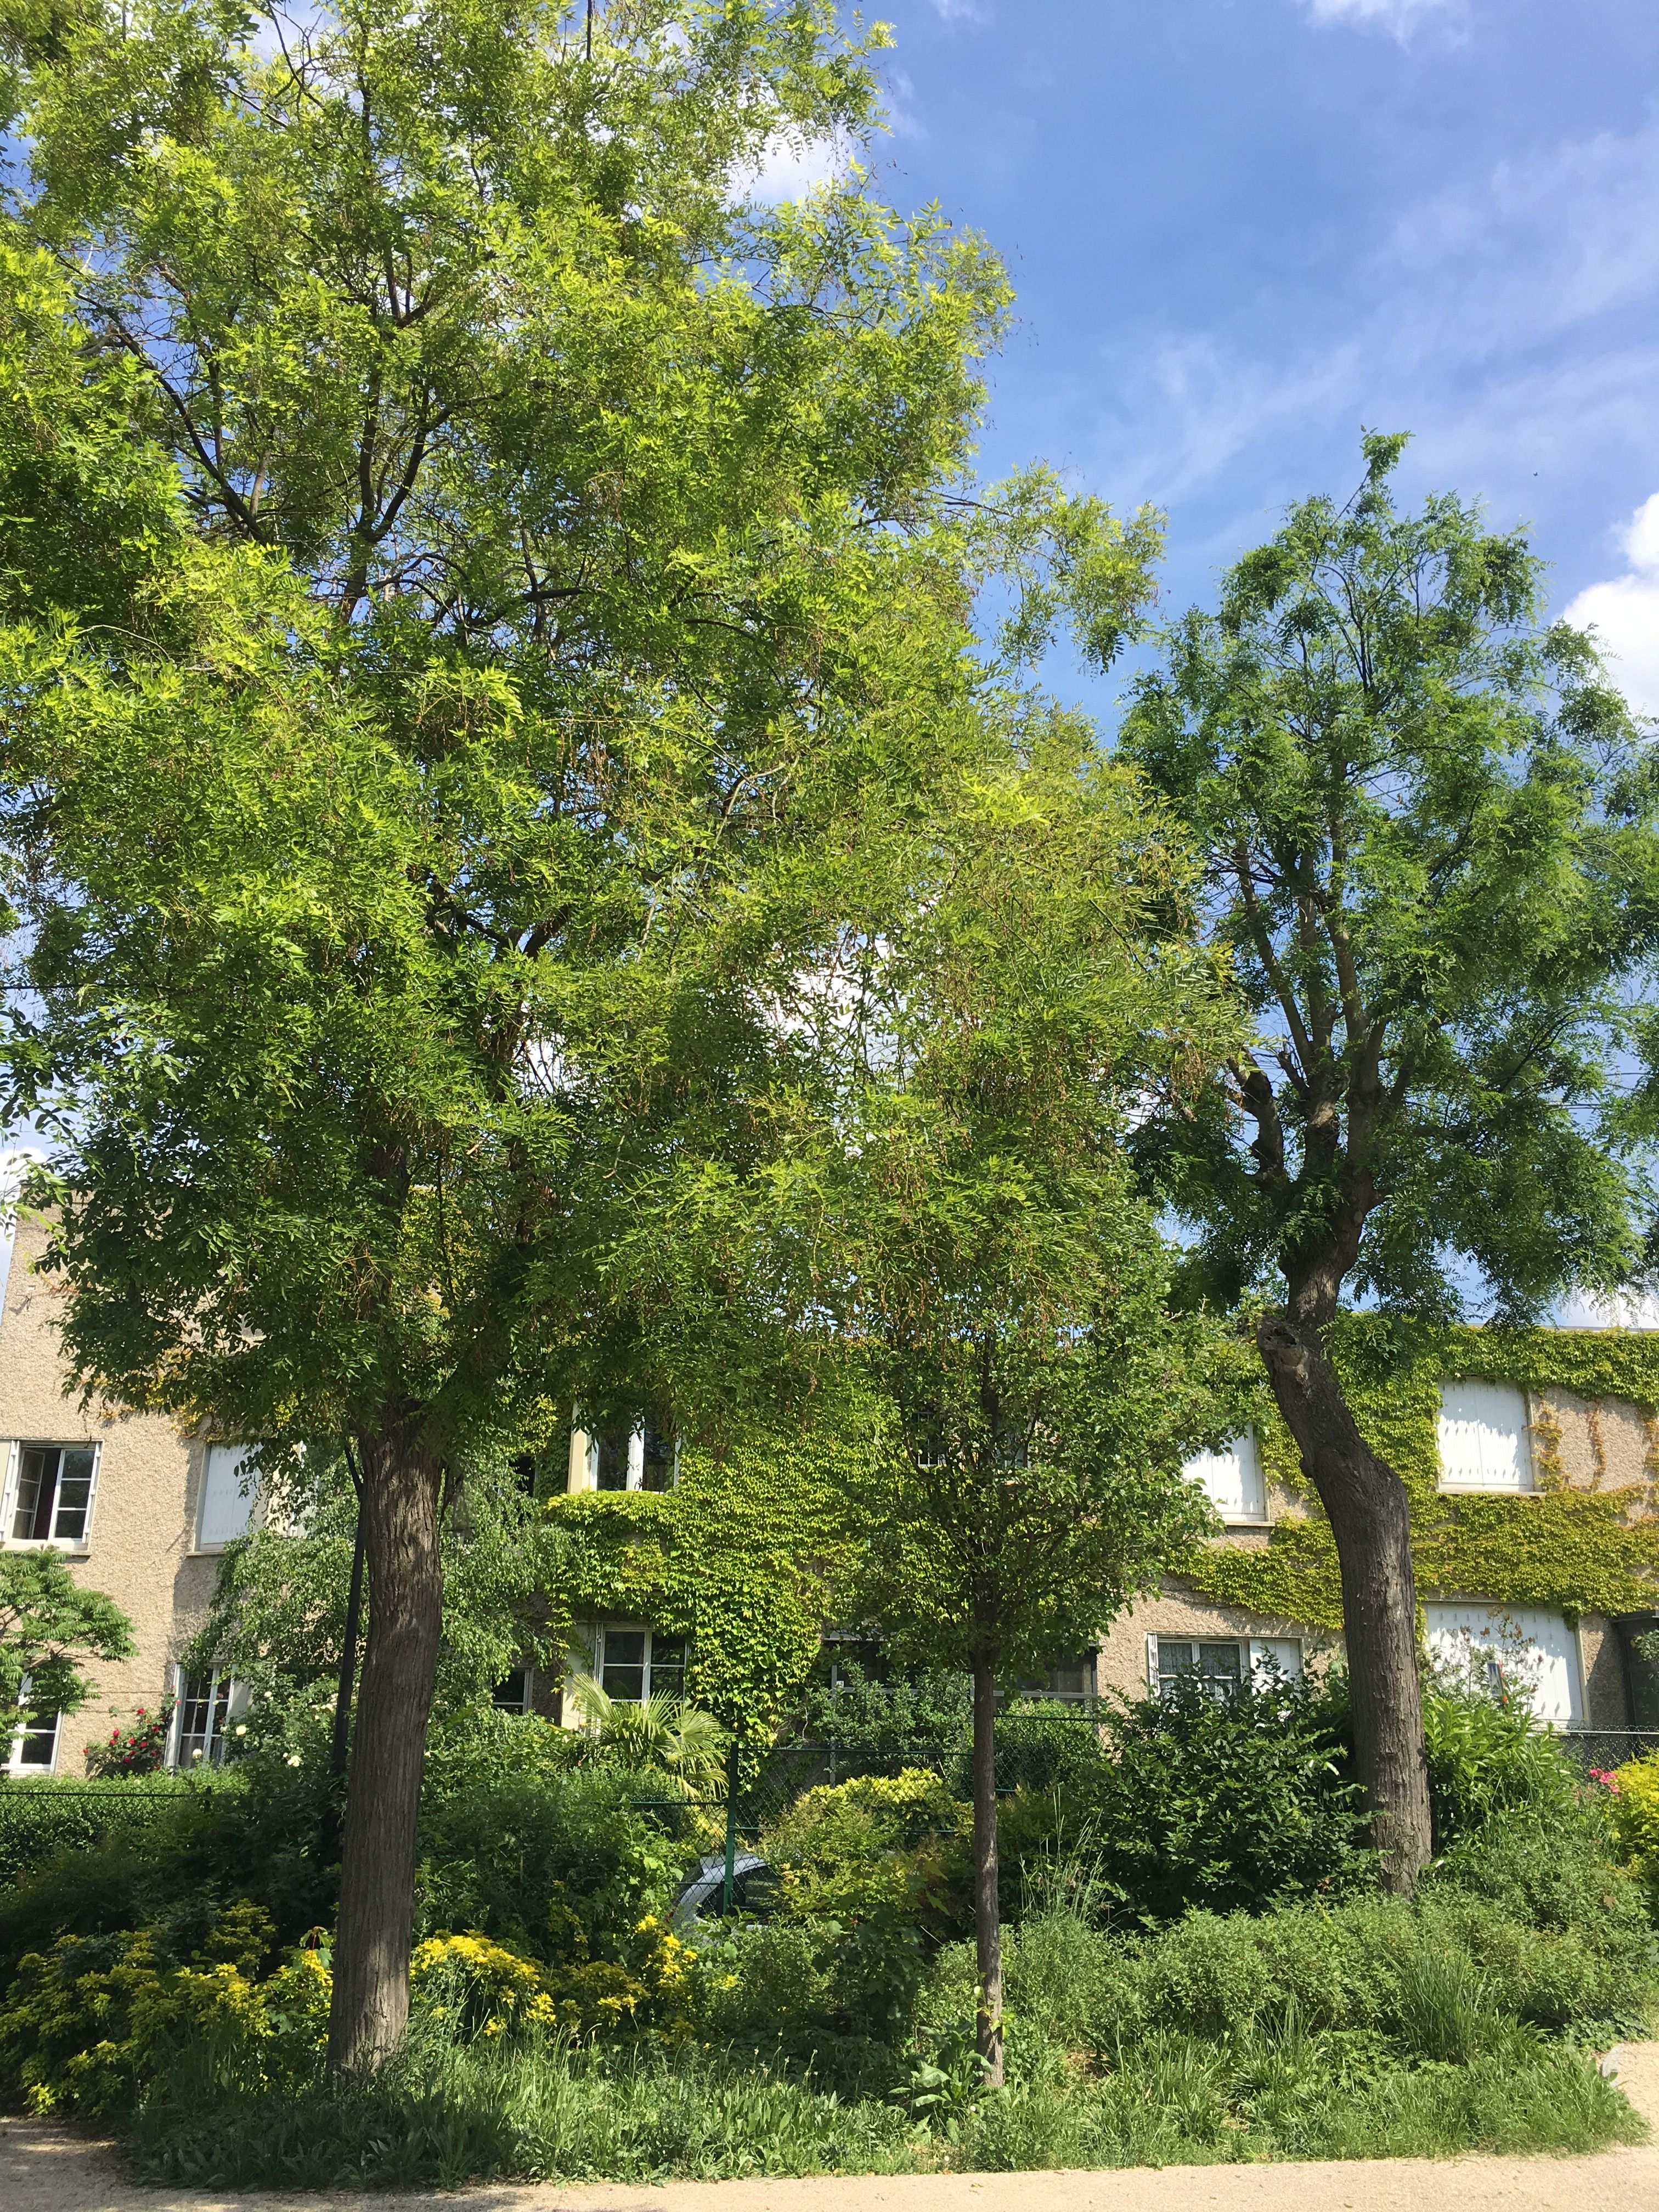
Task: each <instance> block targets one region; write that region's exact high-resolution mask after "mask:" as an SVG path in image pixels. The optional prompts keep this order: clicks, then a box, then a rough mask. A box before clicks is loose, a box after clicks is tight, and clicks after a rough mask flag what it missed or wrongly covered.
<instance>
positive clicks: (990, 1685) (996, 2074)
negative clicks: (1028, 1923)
mask: <svg viewBox="0 0 1659 2212" xmlns="http://www.w3.org/2000/svg"><path fill="white" fill-rule="evenodd" d="M996 1722H997V1685H996V1676H995V1675H994V1674H993V1672H992V1670H991V1663H990V1662H989V1661H988V1660H987V1659H976V1660H975V1662H974V1933H975V1936H976V1937H977V1939H978V1945H979V2015H978V2018H977V2020H976V2021H975V2039H976V2042H977V2045H978V2049H979V2055H980V2057H981V2060H982V2061H983V2062H984V2067H985V2079H986V2081H987V2084H988V2085H989V2087H992V2088H994V2089H1000V2087H1002V1920H1001V1911H1000V1905H999V1901H998V1898H997V1873H998V1869H997V1765H996V1759H997V1736H996Z"/></svg>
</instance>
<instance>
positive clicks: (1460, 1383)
mask: <svg viewBox="0 0 1659 2212" xmlns="http://www.w3.org/2000/svg"><path fill="white" fill-rule="evenodd" d="M1460 1389H1474V1390H1492V1391H1498V1392H1502V1393H1504V1395H1506V1396H1512V1397H1514V1398H1516V1399H1517V1400H1519V1401H1520V1407H1521V1419H1520V1422H1519V1425H1518V1426H1517V1428H1516V1471H1517V1473H1518V1474H1519V1477H1520V1480H1518V1481H1516V1482H1495V1481H1493V1480H1491V1479H1490V1478H1489V1477H1488V1475H1487V1474H1486V1472H1485V1470H1484V1468H1483V1469H1482V1471H1481V1472H1480V1474H1477V1475H1475V1476H1474V1478H1473V1479H1471V1478H1470V1477H1468V1476H1467V1475H1451V1474H1448V1473H1447V1471H1446V1457H1445V1451H1444V1448H1443V1437H1444V1435H1445V1431H1446V1430H1447V1428H1448V1427H1449V1426H1458V1427H1468V1426H1470V1425H1475V1417H1474V1416H1472V1415H1469V1414H1453V1415H1449V1414H1448V1413H1447V1410H1446V1394H1447V1392H1448V1391H1449V1390H1460ZM1478 1425H1479V1426H1480V1427H1481V1428H1483V1429H1486V1430H1489V1431H1492V1433H1494V1434H1496V1433H1498V1431H1497V1427H1496V1424H1495V1423H1492V1422H1488V1421H1485V1420H1481V1421H1480V1422H1479V1423H1478ZM1435 1455H1436V1458H1437V1462H1438V1465H1439V1483H1438V1487H1439V1488H1440V1490H1441V1491H1442V1492H1447V1493H1449V1494H1450V1495H1452V1496H1454V1497H1460V1496H1461V1497H1464V1498H1472V1497H1487V1498H1526V1497H1529V1496H1530V1495H1531V1494H1532V1493H1533V1492H1534V1491H1535V1490H1536V1489H1537V1487H1538V1478H1537V1474H1536V1470H1535V1469H1534V1465H1533V1456H1532V1401H1531V1400H1530V1399H1529V1398H1528V1395H1527V1393H1526V1392H1525V1391H1524V1390H1523V1389H1521V1387H1520V1385H1519V1384H1518V1383H1491V1382H1488V1381H1487V1380H1486V1377H1485V1376H1476V1375H1448V1376H1443V1377H1442V1378H1441V1383H1440V1412H1439V1416H1438V1419H1437V1423H1436V1427H1435Z"/></svg>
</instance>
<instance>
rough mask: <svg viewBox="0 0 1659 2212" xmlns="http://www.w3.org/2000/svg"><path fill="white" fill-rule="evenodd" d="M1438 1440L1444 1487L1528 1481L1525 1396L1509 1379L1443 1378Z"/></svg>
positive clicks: (1524, 1484)
mask: <svg viewBox="0 0 1659 2212" xmlns="http://www.w3.org/2000/svg"><path fill="white" fill-rule="evenodd" d="M1439 1442H1440V1480H1441V1484H1442V1486H1443V1488H1445V1489H1447V1490H1530V1489H1531V1488H1532V1486H1533V1480H1532V1451H1531V1442H1530V1437H1529V1433H1528V1425H1527V1401H1526V1396H1525V1394H1524V1393H1523V1392H1522V1391H1520V1390H1517V1389H1516V1387H1515V1385H1514V1384H1513V1383H1442V1384H1441V1386H1440V1432H1439Z"/></svg>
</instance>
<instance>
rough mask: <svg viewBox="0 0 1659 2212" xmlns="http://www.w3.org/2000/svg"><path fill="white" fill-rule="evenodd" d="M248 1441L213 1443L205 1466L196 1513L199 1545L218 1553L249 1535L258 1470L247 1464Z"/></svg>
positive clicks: (255, 1502) (198, 1548) (201, 1548)
mask: <svg viewBox="0 0 1659 2212" xmlns="http://www.w3.org/2000/svg"><path fill="white" fill-rule="evenodd" d="M248 1452H249V1447H248V1446H247V1445H246V1444H210V1445H209V1446H208V1448H207V1458H206V1461H205V1462H204V1466H203V1468H202V1503H201V1508H200V1510H199V1511H198V1512H197V1516H196V1548H197V1551H198V1552H215V1551H218V1550H220V1549H222V1547H223V1546H225V1545H226V1544H234V1542H235V1541H236V1539H237V1538H238V1537H239V1536H246V1534H247V1532H248V1530H249V1528H251V1527H252V1524H253V1518H254V1508H255V1506H256V1504H258V1487H259V1475H258V1469H257V1468H255V1467H253V1466H252V1465H251V1464H250V1463H248Z"/></svg>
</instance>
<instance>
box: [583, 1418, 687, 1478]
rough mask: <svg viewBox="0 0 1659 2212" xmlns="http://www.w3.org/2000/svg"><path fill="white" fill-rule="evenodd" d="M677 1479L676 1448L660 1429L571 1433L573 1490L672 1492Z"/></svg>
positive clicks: (671, 1438) (673, 1442)
mask: <svg viewBox="0 0 1659 2212" xmlns="http://www.w3.org/2000/svg"><path fill="white" fill-rule="evenodd" d="M678 1479H679V1448H678V1444H677V1443H675V1441H674V1439H673V1437H671V1436H668V1435H666V1434H665V1432H664V1431H662V1430H660V1429H651V1428H646V1427H644V1426H641V1427H639V1428H637V1429H635V1430H634V1431H632V1432H631V1433H627V1432H624V1431H622V1430H620V1429H618V1430H617V1431H613V1432H612V1433H611V1434H609V1435H605V1434H601V1433H600V1431H598V1430H596V1429H595V1430H589V1429H573V1430H572V1431H571V1437H570V1488H571V1489H572V1490H653V1491H663V1490H672V1489H673V1487H674V1486H675V1484H676V1482H677V1481H678Z"/></svg>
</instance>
